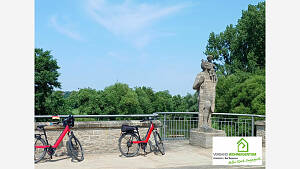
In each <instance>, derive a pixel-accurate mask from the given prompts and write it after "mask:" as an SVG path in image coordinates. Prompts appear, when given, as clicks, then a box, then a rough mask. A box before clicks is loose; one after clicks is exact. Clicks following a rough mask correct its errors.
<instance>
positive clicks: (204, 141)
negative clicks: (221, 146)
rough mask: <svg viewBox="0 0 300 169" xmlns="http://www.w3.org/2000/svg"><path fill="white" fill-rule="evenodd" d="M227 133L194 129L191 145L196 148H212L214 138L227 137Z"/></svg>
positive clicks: (191, 134)
mask: <svg viewBox="0 0 300 169" xmlns="http://www.w3.org/2000/svg"><path fill="white" fill-rule="evenodd" d="M225 136H226V133H225V131H223V130H216V129H213V128H209V129H205V128H194V129H191V130H190V140H189V143H190V144H191V145H194V146H200V147H203V148H212V145H213V143H212V138H213V137H225Z"/></svg>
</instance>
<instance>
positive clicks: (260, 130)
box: [255, 121, 266, 147]
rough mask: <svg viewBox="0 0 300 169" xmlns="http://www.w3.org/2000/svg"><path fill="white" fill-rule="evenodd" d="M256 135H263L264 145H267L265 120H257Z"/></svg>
mask: <svg viewBox="0 0 300 169" xmlns="http://www.w3.org/2000/svg"><path fill="white" fill-rule="evenodd" d="M255 127H256V136H260V137H262V145H263V147H265V144H266V123H265V121H256V122H255Z"/></svg>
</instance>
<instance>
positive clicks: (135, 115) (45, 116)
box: [35, 112, 266, 118]
mask: <svg viewBox="0 0 300 169" xmlns="http://www.w3.org/2000/svg"><path fill="white" fill-rule="evenodd" d="M158 114H198V112H156V113H153V114H115V115H109V114H101V115H73V116H74V118H105V117H156V116H158ZM213 115H227V116H248V117H266V116H265V115H257V114H236V113H213ZM52 116H54V115H35V118H52ZM57 116H59V117H62V118H65V117H68V115H57Z"/></svg>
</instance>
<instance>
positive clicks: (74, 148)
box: [67, 134, 84, 161]
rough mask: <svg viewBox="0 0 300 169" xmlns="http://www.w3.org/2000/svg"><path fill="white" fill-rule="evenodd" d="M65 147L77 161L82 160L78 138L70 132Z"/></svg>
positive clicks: (81, 150)
mask: <svg viewBox="0 0 300 169" xmlns="http://www.w3.org/2000/svg"><path fill="white" fill-rule="evenodd" d="M67 147H68V151H69V154H70V155H71V156H72V157H74V158H75V159H76V160H78V161H82V160H83V159H84V157H83V154H84V153H83V149H82V146H81V144H80V142H79V140H78V139H77V138H76V137H75V136H74V135H73V134H72V135H71V136H70V138H69V141H68V142H67Z"/></svg>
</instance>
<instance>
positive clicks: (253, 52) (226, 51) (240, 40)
mask: <svg viewBox="0 0 300 169" xmlns="http://www.w3.org/2000/svg"><path fill="white" fill-rule="evenodd" d="M204 53H205V54H206V55H213V56H214V59H216V62H215V64H216V65H217V68H218V71H220V72H221V73H222V74H224V75H229V74H232V73H235V72H237V71H244V72H252V73H255V72H256V71H257V70H259V69H264V68H265V2H259V3H258V4H257V5H249V6H248V10H246V11H242V17H241V18H240V19H239V20H238V23H237V25H236V26H233V25H232V24H231V25H229V26H227V27H226V29H225V31H224V32H221V33H219V34H216V33H214V32H212V33H211V34H210V35H209V39H208V44H207V46H206V51H205V52H204Z"/></svg>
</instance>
